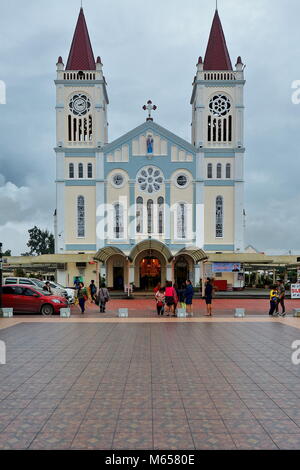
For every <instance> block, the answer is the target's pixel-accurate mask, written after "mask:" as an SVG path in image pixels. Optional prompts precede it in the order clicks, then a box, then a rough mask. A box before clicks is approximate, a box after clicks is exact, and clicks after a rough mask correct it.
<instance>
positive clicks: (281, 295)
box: [275, 280, 286, 317]
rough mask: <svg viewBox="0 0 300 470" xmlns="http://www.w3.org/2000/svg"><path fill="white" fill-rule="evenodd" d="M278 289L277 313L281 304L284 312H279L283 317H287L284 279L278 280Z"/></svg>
mask: <svg viewBox="0 0 300 470" xmlns="http://www.w3.org/2000/svg"><path fill="white" fill-rule="evenodd" d="M277 291H278V301H277V305H276V310H275V313H278V314H279V305H281V308H282V312H281V313H280V314H279V315H280V316H282V317H285V315H286V313H285V304H284V299H285V287H284V283H283V281H281V280H280V281H277Z"/></svg>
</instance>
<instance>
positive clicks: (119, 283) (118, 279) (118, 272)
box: [113, 266, 124, 291]
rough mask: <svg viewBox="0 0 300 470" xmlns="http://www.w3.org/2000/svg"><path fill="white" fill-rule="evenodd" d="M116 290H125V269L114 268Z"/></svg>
mask: <svg viewBox="0 0 300 470" xmlns="http://www.w3.org/2000/svg"><path fill="white" fill-rule="evenodd" d="M113 279H114V289H115V290H122V291H123V290H124V269H123V267H119V266H114V268H113Z"/></svg>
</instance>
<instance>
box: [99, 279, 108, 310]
mask: <svg viewBox="0 0 300 470" xmlns="http://www.w3.org/2000/svg"><path fill="white" fill-rule="evenodd" d="M109 300H110V297H109V292H108V290H107V288H106V286H105V284H102V285H101V287H100V289H99V292H98V295H97V299H96V304H97V305H99V306H100V313H105V308H106V304H107V302H109Z"/></svg>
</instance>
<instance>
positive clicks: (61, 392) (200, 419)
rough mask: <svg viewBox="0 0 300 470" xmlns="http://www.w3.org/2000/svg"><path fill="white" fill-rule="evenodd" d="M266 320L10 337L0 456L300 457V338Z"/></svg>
mask: <svg viewBox="0 0 300 470" xmlns="http://www.w3.org/2000/svg"><path fill="white" fill-rule="evenodd" d="M253 320H254V319H253ZM268 320H269V319H266V321H257V322H256V321H251V322H245V323H243V322H233V321H226V322H221V321H220V322H218V321H214V322H213V323H209V322H208V321H207V322H203V323H201V322H199V321H198V322H196V321H195V322H182V323H180V322H176V323H172V322H162V323H160V322H157V323H154V322H153V323H143V322H139V323H113V322H112V323H98V322H82V323H81V322H80V323H78V322H77V323H75V322H74V323H68V322H67V321H62V322H60V321H59V319H58V321H51V320H50V321H46V322H40V323H30V322H26V323H19V324H17V325H15V326H13V327H11V328H7V329H2V330H0V339H2V340H4V341H5V342H6V344H7V349H8V364H7V365H5V366H0V449H27V448H29V449H163V450H165V449H300V406H299V405H300V366H294V365H292V362H291V354H292V349H291V344H292V342H293V341H294V340H296V339H300V332H299V330H298V329H296V328H292V327H290V326H286V325H284V324H283V322H282V321H280V322H277V321H268Z"/></svg>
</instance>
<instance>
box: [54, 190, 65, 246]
mask: <svg viewBox="0 0 300 470" xmlns="http://www.w3.org/2000/svg"><path fill="white" fill-rule="evenodd" d="M56 211H57V215H56V223H57V232H56V233H57V239H56V243H55V248H56V252H57V253H63V252H64V251H65V183H64V182H62V183H56Z"/></svg>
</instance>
